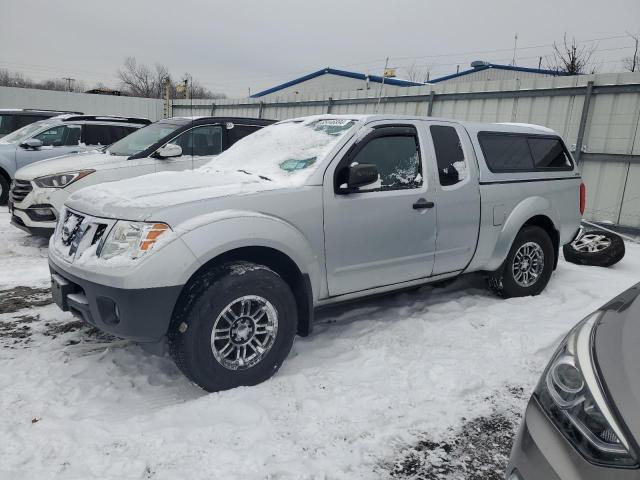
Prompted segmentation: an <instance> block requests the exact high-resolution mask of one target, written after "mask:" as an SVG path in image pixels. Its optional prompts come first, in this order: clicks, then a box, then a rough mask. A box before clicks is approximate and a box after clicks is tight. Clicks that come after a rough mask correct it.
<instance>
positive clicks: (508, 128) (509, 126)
mask: <svg viewBox="0 0 640 480" xmlns="http://www.w3.org/2000/svg"><path fill="white" fill-rule="evenodd" d="M310 119H315V120H322V119H327V120H330V119H345V120H346V119H351V120H357V121H362V123H371V122H374V121H391V122H393V121H402V120H430V121H435V122H449V123H457V124H459V125H462V126H464V127H465V128H466V129H467V130H470V131H474V132H480V131H484V130H490V131H496V132H513V133H531V134H536V135H540V134H546V135H558V136H559V134H558V133H557V132H556V131H554V130H552V129H550V128H548V127H545V126H543V125H535V124H530V123H511V122H471V121H466V120H456V119H454V118H443V117H427V116H420V115H396V114H388V115H387V114H369V115H367V114H364V115H363V114H354V115H348V114H346V115H344V114H340V115H333V114H323V115H311V116H307V117H298V118H290V119H287V120H283V121H284V122H288V121H300V120H310Z"/></svg>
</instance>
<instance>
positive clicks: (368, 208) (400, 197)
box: [323, 122, 436, 296]
mask: <svg viewBox="0 0 640 480" xmlns="http://www.w3.org/2000/svg"><path fill="white" fill-rule="evenodd" d="M378 125H379V127H378V128H373V129H372V130H371V132H370V133H368V134H367V135H366V136H365V137H364V138H363V139H362V140H360V141H359V142H358V143H357V144H356V145H354V146H352V147H351V148H350V150H349V151H348V152H347V153H346V154H345V155H344V156H343V157H342V158H341V159H336V160H334V165H332V166H330V167H329V169H327V173H325V178H324V186H323V189H324V193H323V197H324V229H325V254H326V268H327V282H328V289H329V294H330V295H331V296H336V295H341V294H346V293H351V292H356V291H361V290H367V289H371V288H375V287H381V286H386V285H393V284H399V283H402V282H406V281H410V280H416V279H419V278H424V277H428V276H429V275H431V271H432V269H433V255H434V249H435V235H436V223H435V219H436V217H435V209H434V208H433V207H434V204H433V198H432V196H433V191H432V186H431V185H429V182H428V180H427V178H428V176H427V175H425V168H424V167H425V165H424V158H423V155H422V148H423V147H422V146H423V145H424V139H423V138H422V137H423V136H424V133H421V132H420V131H419V129H418V128H417V123H414V122H402V124H398V125H394V126H387V125H381V124H378ZM374 127H375V124H374ZM353 163H359V164H374V165H376V167H377V168H378V172H379V175H380V178H379V181H378V182H377V183H375V184H373V185H369V186H365V187H361V188H360V189H358V190H357V191H354V192H351V193H346V194H345V193H340V188H339V186H340V183H341V182H342V180H341V172H342V171H344V170H343V169H344V168H345V167H346V166H348V165H352V164H353Z"/></svg>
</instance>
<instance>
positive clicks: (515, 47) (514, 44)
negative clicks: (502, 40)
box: [511, 32, 518, 67]
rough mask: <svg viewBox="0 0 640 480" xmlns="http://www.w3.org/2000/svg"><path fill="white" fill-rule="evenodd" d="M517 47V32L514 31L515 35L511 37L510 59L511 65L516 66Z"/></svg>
mask: <svg viewBox="0 0 640 480" xmlns="http://www.w3.org/2000/svg"><path fill="white" fill-rule="evenodd" d="M517 48H518V32H516V35H515V37H514V38H513V60H511V65H513V66H514V67H515V66H516V49H517Z"/></svg>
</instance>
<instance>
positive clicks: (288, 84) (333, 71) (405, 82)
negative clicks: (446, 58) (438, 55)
mask: <svg viewBox="0 0 640 480" xmlns="http://www.w3.org/2000/svg"><path fill="white" fill-rule="evenodd" d="M326 74H330V75H337V76H339V77H348V78H355V79H356V80H366V78H367V75H365V74H364V73H356V72H348V71H346V70H336V69H335V68H323V69H322V70H318V71H317V72H313V73H310V74H308V75H305V76H303V77H299V78H296V79H294V80H290V81H288V82H285V83H282V84H280V85H276V86H275V87H271V88H268V89H267V90H263V91H262V92H258V93H254V94H253V95H251V98H258V97H263V96H265V95H269V94H270V93H274V92H277V91H279V90H282V89H285V88H287V87H292V86H293V85H297V84H299V83H302V82H306V81H307V80H311V79H312V78H316V77H320V76H322V75H326ZM369 81H370V82H375V83H382V77H381V76H378V75H369ZM384 83H385V85H395V86H398V87H419V86H422V85H424V84H423V83H417V82H410V81H409V80H399V79H396V78H385V79H384Z"/></svg>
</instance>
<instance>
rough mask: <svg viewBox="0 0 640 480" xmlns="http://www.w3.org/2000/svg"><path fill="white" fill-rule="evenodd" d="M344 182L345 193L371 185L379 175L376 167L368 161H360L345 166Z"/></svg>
mask: <svg viewBox="0 0 640 480" xmlns="http://www.w3.org/2000/svg"><path fill="white" fill-rule="evenodd" d="M346 173H347V175H346V180H347V181H346V184H347V188H346V191H345V193H347V192H349V191H353V190H355V189H357V188H360V187H364V186H366V185H371V184H372V183H375V182H377V181H378V178H380V175H379V174H378V167H376V166H375V165H372V164H369V163H360V164H356V165H351V166H350V167H347V172H346Z"/></svg>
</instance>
